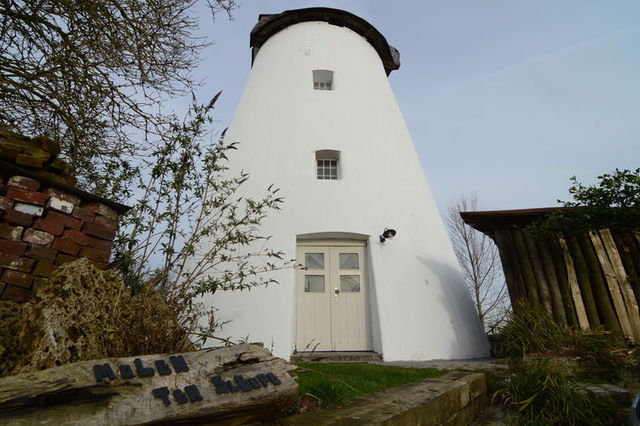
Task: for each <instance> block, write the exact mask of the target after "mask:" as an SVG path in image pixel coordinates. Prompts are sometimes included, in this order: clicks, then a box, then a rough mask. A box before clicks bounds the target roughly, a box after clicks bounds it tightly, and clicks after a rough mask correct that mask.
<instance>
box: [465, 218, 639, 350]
mask: <svg viewBox="0 0 640 426" xmlns="http://www.w3.org/2000/svg"><path fill="white" fill-rule="evenodd" d="M555 210H556V209H535V210H509V211H496V212H463V213H461V216H462V218H463V219H464V220H465V222H466V223H468V224H469V225H471V226H473V227H474V228H476V229H478V230H479V231H482V232H484V233H485V234H487V235H489V236H490V237H491V238H493V240H494V241H495V242H496V244H497V246H498V250H499V252H500V258H501V261H502V266H503V269H504V274H505V278H506V280H507V288H508V290H509V296H510V298H511V303H512V306H513V307H514V308H515V309H517V307H518V306H520V305H521V303H522V302H525V303H533V304H540V305H542V306H543V307H544V308H545V309H546V311H547V312H549V314H551V315H553V318H554V319H555V320H556V321H558V322H561V323H566V324H568V325H571V326H575V327H580V328H582V329H586V328H595V327H598V326H604V327H605V328H607V329H609V330H615V331H620V332H622V333H623V334H624V335H625V336H626V337H628V338H629V339H630V340H632V341H633V342H636V343H640V312H639V310H638V306H639V305H640V228H638V229H630V228H614V229H597V230H590V231H588V232H582V233H578V234H575V235H566V236H565V235H556V236H553V237H537V236H535V235H534V234H532V233H531V232H530V231H528V230H527V228H526V226H527V225H528V224H530V223H531V222H533V220H535V219H537V218H540V217H543V216H544V215H548V214H549V213H551V212H553V211H555Z"/></svg>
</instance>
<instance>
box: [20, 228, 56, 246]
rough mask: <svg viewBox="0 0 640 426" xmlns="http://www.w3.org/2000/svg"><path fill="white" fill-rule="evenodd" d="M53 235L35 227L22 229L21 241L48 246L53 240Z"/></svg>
mask: <svg viewBox="0 0 640 426" xmlns="http://www.w3.org/2000/svg"><path fill="white" fill-rule="evenodd" d="M54 238H55V237H54V236H53V235H51V234H50V233H48V232H44V231H38V230H35V229H27V230H26V231H24V236H23V237H22V241H25V242H27V243H31V244H38V245H41V246H48V245H50V244H51V243H52V242H53V239H54Z"/></svg>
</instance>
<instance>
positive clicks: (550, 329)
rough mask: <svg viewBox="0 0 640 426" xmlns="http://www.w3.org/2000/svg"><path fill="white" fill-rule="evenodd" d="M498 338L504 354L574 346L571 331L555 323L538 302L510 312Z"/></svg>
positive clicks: (544, 350)
mask: <svg viewBox="0 0 640 426" xmlns="http://www.w3.org/2000/svg"><path fill="white" fill-rule="evenodd" d="M502 338H503V345H504V351H505V354H506V355H507V356H517V357H519V356H523V355H525V354H530V353H549V352H551V353H559V352H564V351H566V350H567V349H568V348H572V347H574V346H575V331H574V330H572V329H570V328H568V327H566V326H563V325H561V324H558V323H557V322H555V321H554V319H553V317H552V316H551V315H549V314H548V313H547V312H546V311H545V310H544V308H543V307H542V306H539V305H522V306H520V308H519V309H518V310H517V311H516V312H511V313H510V314H509V318H508V319H507V322H506V324H505V326H504V328H503V329H502Z"/></svg>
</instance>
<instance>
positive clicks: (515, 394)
mask: <svg viewBox="0 0 640 426" xmlns="http://www.w3.org/2000/svg"><path fill="white" fill-rule="evenodd" d="M496 399H498V400H500V401H501V402H502V403H503V404H505V405H507V406H508V407H510V408H513V409H516V410H517V411H518V414H519V419H520V420H521V422H522V423H523V424H525V425H586V424H588V425H611V424H617V423H616V421H619V419H618V418H617V417H616V412H615V408H613V407H612V406H611V404H609V403H608V401H607V400H605V399H599V398H597V397H596V396H595V395H594V394H593V393H591V392H589V391H587V390H586V389H584V388H581V387H580V386H578V384H577V383H576V382H575V381H574V380H573V379H571V378H570V377H569V376H567V375H565V374H563V373H561V372H559V371H557V370H555V369H553V368H552V367H551V366H550V364H549V361H548V360H545V359H541V360H539V361H537V362H535V363H523V362H518V363H515V364H512V365H511V366H510V374H509V377H508V380H507V387H506V388H505V389H502V390H500V391H498V392H496V394H495V395H494V400H496Z"/></svg>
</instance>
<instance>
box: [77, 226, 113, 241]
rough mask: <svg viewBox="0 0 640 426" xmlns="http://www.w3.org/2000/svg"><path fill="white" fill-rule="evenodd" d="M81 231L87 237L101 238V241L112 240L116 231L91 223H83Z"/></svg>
mask: <svg viewBox="0 0 640 426" xmlns="http://www.w3.org/2000/svg"><path fill="white" fill-rule="evenodd" d="M82 230H83V231H84V232H85V234H87V235H91V236H92V237H98V238H102V239H103V240H113V238H114V237H115V236H116V231H114V230H113V229H109V228H105V227H104V226H100V225H95V224H93V223H85V224H84V228H82Z"/></svg>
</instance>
